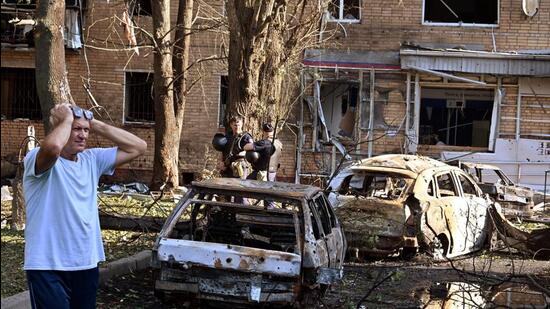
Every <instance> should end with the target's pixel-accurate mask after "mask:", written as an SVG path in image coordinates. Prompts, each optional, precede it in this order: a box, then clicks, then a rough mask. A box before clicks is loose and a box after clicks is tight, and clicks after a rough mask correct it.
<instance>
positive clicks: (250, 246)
mask: <svg viewBox="0 0 550 309" xmlns="http://www.w3.org/2000/svg"><path fill="white" fill-rule="evenodd" d="M345 246H346V243H345V239H344V235H343V232H342V230H341V228H340V224H339V222H338V220H337V218H336V216H335V215H334V213H333V211H332V209H331V206H330V204H329V203H328V200H327V199H326V197H325V196H324V194H323V192H322V191H321V190H320V189H319V188H316V187H312V186H305V185H295V184H288V183H278V182H262V181H254V180H240V179H236V178H220V179H211V180H206V181H202V182H199V183H193V185H192V187H191V189H190V190H189V192H188V193H187V194H186V196H185V197H184V198H183V199H182V200H181V201H180V202H179V203H178V205H177V206H176V208H175V209H174V211H173V212H172V214H171V215H170V217H169V218H168V219H167V221H166V223H165V225H164V227H163V228H162V231H161V232H160V234H159V237H158V238H157V241H156V243H155V245H154V248H153V262H152V264H153V267H154V268H156V270H157V278H156V282H155V291H156V293H157V294H164V293H183V294H187V296H191V298H194V299H203V300H207V301H223V302H233V303H243V304H251V303H252V304H258V303H264V304H282V305H289V304H290V305H291V304H296V305H303V304H305V303H308V302H311V301H312V300H314V299H317V298H319V295H320V294H322V292H323V291H324V290H325V289H326V287H328V285H330V284H331V283H333V282H335V281H337V280H340V279H341V278H342V263H343V259H344V255H345Z"/></svg>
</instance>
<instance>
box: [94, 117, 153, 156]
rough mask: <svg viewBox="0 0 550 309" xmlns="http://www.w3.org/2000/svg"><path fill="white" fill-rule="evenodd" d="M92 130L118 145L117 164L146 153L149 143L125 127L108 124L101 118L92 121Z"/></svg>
mask: <svg viewBox="0 0 550 309" xmlns="http://www.w3.org/2000/svg"><path fill="white" fill-rule="evenodd" d="M90 128H91V131H92V132H94V133H97V134H99V135H101V136H103V137H105V138H106V139H108V140H110V141H112V142H113V143H115V145H116V146H118V151H117V154H116V161H115V166H120V165H122V164H125V163H128V162H130V161H132V160H133V159H135V158H137V157H138V156H140V155H142V154H144V153H145V150H147V143H146V142H145V141H144V140H142V139H141V138H139V137H137V136H135V135H134V134H132V133H130V132H128V131H125V130H123V129H120V128H117V127H114V126H111V125H108V124H106V123H104V122H102V121H100V120H97V119H93V120H92V121H91V122H90Z"/></svg>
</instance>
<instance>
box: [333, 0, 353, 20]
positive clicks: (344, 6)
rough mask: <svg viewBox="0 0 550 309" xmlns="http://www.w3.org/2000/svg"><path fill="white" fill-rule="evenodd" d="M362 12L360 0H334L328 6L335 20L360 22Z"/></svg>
mask: <svg viewBox="0 0 550 309" xmlns="http://www.w3.org/2000/svg"><path fill="white" fill-rule="evenodd" d="M360 10H361V1H360V0H332V1H330V3H329V5H328V12H329V14H330V17H331V18H332V19H333V20H359V19H360Z"/></svg>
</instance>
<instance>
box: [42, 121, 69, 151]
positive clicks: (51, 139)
mask: <svg viewBox="0 0 550 309" xmlns="http://www.w3.org/2000/svg"><path fill="white" fill-rule="evenodd" d="M72 123H73V122H72V120H71V119H67V120H65V121H63V122H61V123H59V124H58V125H57V126H55V128H54V129H53V130H52V132H50V134H48V135H46V137H45V138H44V141H42V143H41V145H40V149H41V151H45V152H47V153H51V155H56V156H59V154H60V153H61V149H63V147H64V146H65V144H66V143H67V141H68V140H69V136H70V135H71V126H72Z"/></svg>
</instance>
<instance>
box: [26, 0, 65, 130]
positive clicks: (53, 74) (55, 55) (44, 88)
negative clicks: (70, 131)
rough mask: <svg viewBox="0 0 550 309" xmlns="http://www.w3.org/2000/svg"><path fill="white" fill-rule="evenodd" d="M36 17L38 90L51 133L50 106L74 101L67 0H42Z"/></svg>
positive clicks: (44, 119) (44, 120)
mask: <svg viewBox="0 0 550 309" xmlns="http://www.w3.org/2000/svg"><path fill="white" fill-rule="evenodd" d="M35 18H36V26H35V31H34V41H35V51H36V53H35V63H36V90H37V93H38V97H39V98H40V108H41V110H42V121H43V123H44V129H45V131H46V134H47V133H49V132H50V131H51V130H52V128H51V126H50V121H49V119H50V109H51V108H52V107H53V106H54V105H55V104H60V103H64V102H68V103H74V100H73V98H72V96H71V91H70V88H69V80H68V78H67V70H66V67H65V42H64V40H63V29H64V27H65V0H49V1H46V0H38V1H37V4H36V16H35Z"/></svg>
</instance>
